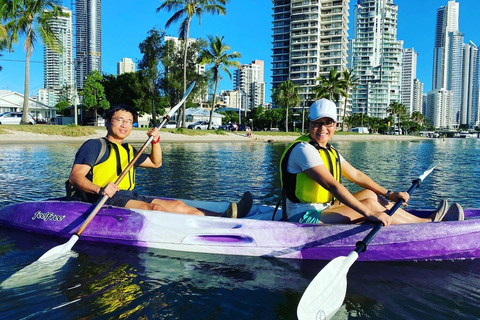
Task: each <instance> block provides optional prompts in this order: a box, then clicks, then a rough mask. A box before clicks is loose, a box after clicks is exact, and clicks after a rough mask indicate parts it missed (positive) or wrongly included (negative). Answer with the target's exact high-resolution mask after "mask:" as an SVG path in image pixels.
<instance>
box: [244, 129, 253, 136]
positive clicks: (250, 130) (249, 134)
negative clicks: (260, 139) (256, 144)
mask: <svg viewBox="0 0 480 320" xmlns="http://www.w3.org/2000/svg"><path fill="white" fill-rule="evenodd" d="M245 136H246V137H247V138H251V137H252V129H250V127H249V126H247V127H246V128H245Z"/></svg>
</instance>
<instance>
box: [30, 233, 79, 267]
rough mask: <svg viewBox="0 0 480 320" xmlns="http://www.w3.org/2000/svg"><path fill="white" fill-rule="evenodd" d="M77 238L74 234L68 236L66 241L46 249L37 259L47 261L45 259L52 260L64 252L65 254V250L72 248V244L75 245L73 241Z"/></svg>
mask: <svg viewBox="0 0 480 320" xmlns="http://www.w3.org/2000/svg"><path fill="white" fill-rule="evenodd" d="M79 238H80V237H79V236H77V235H76V234H74V235H73V236H72V237H71V238H70V240H68V242H67V243H65V244H62V245H59V246H56V247H54V248H52V249H50V250H48V251H47V252H45V253H44V254H43V255H42V256H41V257H40V258H38V260H37V261H40V262H47V261H52V260H55V259H58V258H60V257H61V256H63V255H64V254H66V253H67V252H69V251H70V250H72V248H73V246H74V245H75V243H76V242H77V241H78V239H79Z"/></svg>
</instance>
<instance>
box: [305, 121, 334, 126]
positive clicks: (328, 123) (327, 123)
mask: <svg viewBox="0 0 480 320" xmlns="http://www.w3.org/2000/svg"><path fill="white" fill-rule="evenodd" d="M310 125H311V126H312V128H321V127H322V126H325V127H326V128H331V127H333V126H334V125H335V121H333V120H327V121H325V122H323V121H315V122H310Z"/></svg>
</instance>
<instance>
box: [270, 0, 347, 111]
mask: <svg viewBox="0 0 480 320" xmlns="http://www.w3.org/2000/svg"><path fill="white" fill-rule="evenodd" d="M272 2H273V27H272V31H273V36H272V37H273V41H272V45H273V49H272V60H273V61H272V86H273V88H275V87H276V86H278V85H279V84H280V83H282V82H284V81H286V80H289V79H290V80H291V81H293V82H294V83H295V84H297V85H298V87H299V90H298V91H299V94H300V97H301V101H302V103H303V104H305V105H307V106H309V105H310V102H311V100H313V99H314V93H313V91H312V88H313V87H314V86H315V85H317V84H318V81H317V80H316V79H317V78H318V77H321V76H327V75H328V73H329V72H330V69H336V70H338V71H341V70H342V69H343V68H344V67H345V66H346V63H347V60H346V59H347V44H348V40H347V37H348V34H347V32H348V15H349V13H348V10H349V2H350V1H349V0H273V1H272ZM339 111H340V112H341V110H339Z"/></svg>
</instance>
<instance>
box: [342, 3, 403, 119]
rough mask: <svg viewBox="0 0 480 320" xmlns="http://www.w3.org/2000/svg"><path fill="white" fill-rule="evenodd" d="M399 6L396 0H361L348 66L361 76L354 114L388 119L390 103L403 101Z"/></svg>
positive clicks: (353, 106) (352, 96)
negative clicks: (398, 21) (398, 32)
mask: <svg viewBox="0 0 480 320" xmlns="http://www.w3.org/2000/svg"><path fill="white" fill-rule="evenodd" d="M397 17H398V6H397V5H396V4H394V3H393V0H358V1H357V5H356V6H355V9H354V24H353V25H354V28H353V38H352V39H351V41H350V42H349V46H350V48H349V51H350V52H351V57H349V63H348V68H349V69H353V72H354V74H356V75H357V77H358V78H359V85H358V87H357V89H356V90H354V91H353V92H352V95H351V98H352V113H354V114H359V113H364V114H367V115H369V116H374V117H379V118H386V117H387V116H388V112H387V110H388V107H389V105H390V103H392V102H394V101H397V102H401V80H402V79H401V72H402V65H401V64H402V47H403V42H402V41H399V40H397Z"/></svg>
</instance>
